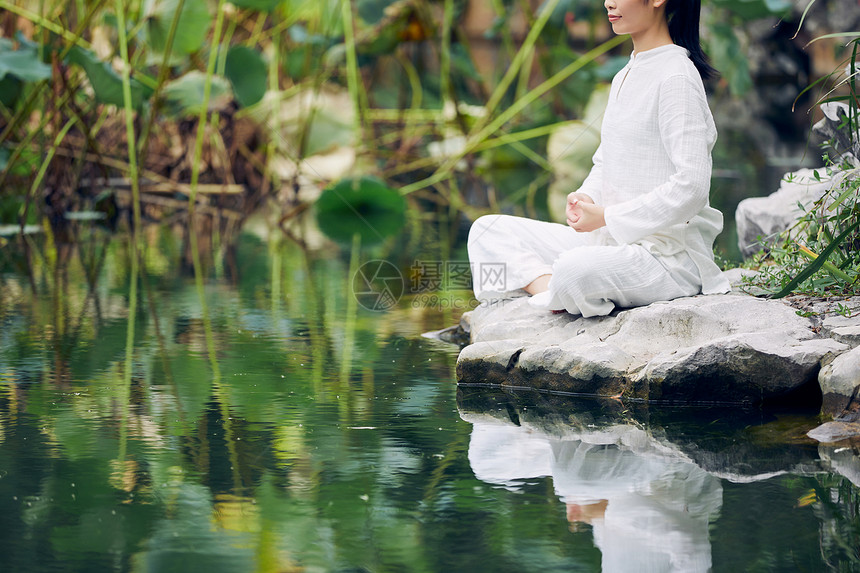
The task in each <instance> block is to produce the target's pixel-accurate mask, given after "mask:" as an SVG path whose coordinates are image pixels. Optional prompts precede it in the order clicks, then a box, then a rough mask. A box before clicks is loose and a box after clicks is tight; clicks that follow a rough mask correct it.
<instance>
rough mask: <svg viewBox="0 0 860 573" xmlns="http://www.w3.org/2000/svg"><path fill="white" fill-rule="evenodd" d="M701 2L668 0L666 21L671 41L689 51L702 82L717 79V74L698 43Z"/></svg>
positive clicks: (694, 0) (696, 0) (697, 0)
mask: <svg viewBox="0 0 860 573" xmlns="http://www.w3.org/2000/svg"><path fill="white" fill-rule="evenodd" d="M701 12H702V0H668V2H667V4H666V20H667V21H668V22H669V35H670V36H672V41H673V42H674V43H676V44H678V45H679V46H681V47H682V48H687V50H689V51H690V59H691V60H693V65H695V66H696V69H697V70H699V75H700V76H702V79H703V80H709V79H711V78H714V77H717V76H718V75H720V74H719V72H717V70H715V69H714V67H713V66H711V64H710V62H709V61H708V56H706V55H705V52H704V51H702V45H701V43H700V41H699V16H700V14H701Z"/></svg>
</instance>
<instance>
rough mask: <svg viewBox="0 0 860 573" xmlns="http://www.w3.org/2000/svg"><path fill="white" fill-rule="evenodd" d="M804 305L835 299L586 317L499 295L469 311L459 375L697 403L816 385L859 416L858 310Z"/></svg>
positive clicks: (694, 300)
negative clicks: (838, 312)
mask: <svg viewBox="0 0 860 573" xmlns="http://www.w3.org/2000/svg"><path fill="white" fill-rule="evenodd" d="M843 302H844V301H843ZM853 303H860V300H856V301H853ZM792 304H793V305H794V306H792ZM798 305H801V306H802V305H806V306H807V307H808V310H809V312H821V311H822V310H826V308H825V307H826V306H827V303H826V302H825V301H802V300H800V301H798V300H795V301H793V303H791V304H790V303H789V302H782V301H777V300H767V299H760V298H755V297H753V296H750V295H746V294H741V293H738V292H733V293H730V294H725V295H708V296H695V297H687V298H680V299H676V300H673V301H669V302H661V303H655V304H652V305H649V306H646V307H640V308H633V309H626V310H620V311H615V312H613V313H612V314H611V315H609V316H605V317H595V318H582V317H576V316H572V315H568V314H551V313H548V312H546V311H541V310H537V309H534V308H532V307H531V306H530V305H529V304H528V301H527V297H524V296H521V297H512V298H509V299H504V300H498V301H493V302H492V303H491V304H487V305H483V306H481V307H478V308H477V309H475V310H474V311H472V312H471V313H468V314H467V315H466V316H464V325H465V328H464V325H461V330H467V331H468V333H469V340H470V342H471V344H469V345H468V346H466V347H465V348H463V349H462V351H461V352H460V356H459V358H458V360H457V378H458V382H459V383H460V384H480V385H492V386H500V387H529V388H536V389H539V390H549V391H556V392H569V393H575V394H583V395H594V396H618V397H621V398H632V399H641V400H647V401H664V402H672V403H688V404H693V403H745V404H760V403H767V402H770V401H776V400H780V399H784V398H785V397H787V396H788V397H791V396H796V397H798V398H799V399H805V396H806V394H804V392H809V391H810V390H817V388H816V387H815V385H816V384H818V385H820V387H821V389H822V393H823V395H824V409H823V413H824V414H825V415H827V416H828V417H831V418H837V419H841V420H842V421H843V422H846V423H848V422H853V421H854V419H853V418H852V416H853V414H852V413H853V412H854V411H855V410H858V409H860V408H858V405H860V404H858V398H857V396H858V390H860V349H857V350H853V351H852V349H853V348H855V347H858V346H860V319H858V318H844V317H841V316H834V315H832V314H829V315H824V316H825V317H826V318H824V319H822V318H820V317H819V316H812V317H807V316H801V315H799V314H798V312H797V307H798ZM854 305H855V306H856V304H854ZM833 306H834V307H835V303H834V304H833ZM804 314H805V313H804ZM849 351H850V352H849ZM825 441H826V440H825Z"/></svg>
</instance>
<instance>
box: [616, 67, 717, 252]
mask: <svg viewBox="0 0 860 573" xmlns="http://www.w3.org/2000/svg"><path fill="white" fill-rule="evenodd" d="M658 124H659V129H660V138H661V139H662V144H663V152H665V153H666V155H668V157H669V160H670V161H671V163H672V165H673V168H674V172H673V173H672V175H671V176H670V177H669V179H668V181H666V182H665V183H662V184H660V185H658V186H657V187H655V188H654V189H652V190H651V191H649V192H647V193H645V194H644V195H640V196H638V197H636V198H634V199H631V200H628V201H624V202H623V203H618V204H615V205H610V206H607V207H606V210H605V213H604V218H605V220H606V227H607V228H608V230H609V232H610V234H611V235H612V236H613V238H615V240H616V241H618V242H619V243H621V244H629V243H633V242H635V241H638V240H640V239H642V238H644V237H646V236H648V235H651V234H653V233H656V232H658V231H660V230H662V229H665V228H667V227H670V226H672V225H676V224H679V223H684V222H687V221H689V220H690V219H692V218H693V217H694V216H695V215H696V214H697V213H699V212H700V211H701V210H702V209H703V208H704V207H705V205H707V203H708V195H709V193H710V185H711V166H712V160H711V149H712V147H713V144H714V141H715V139H716V130H715V128H714V124H713V120H712V119H711V114H710V110H709V108H708V102H707V99H706V98H705V94H704V91H703V90H702V89H701V87H700V86H697V85H696V84H695V83H694V81H693V79H692V78H690V77H688V76H685V75H677V76H672V77H670V78H667V79H666V81H664V82H663V84H662V85H661V87H660V96H659V105H658ZM656 143H657V142H655V144H656Z"/></svg>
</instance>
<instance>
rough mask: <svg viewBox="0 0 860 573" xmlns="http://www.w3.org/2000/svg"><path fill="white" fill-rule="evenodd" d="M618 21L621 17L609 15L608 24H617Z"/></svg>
mask: <svg viewBox="0 0 860 573" xmlns="http://www.w3.org/2000/svg"><path fill="white" fill-rule="evenodd" d="M620 19H621V16H618V15H617V14H609V22H610V23H614V22H617V21H618V20H620Z"/></svg>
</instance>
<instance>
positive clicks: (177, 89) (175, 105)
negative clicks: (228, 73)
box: [164, 70, 232, 117]
mask: <svg viewBox="0 0 860 573" xmlns="http://www.w3.org/2000/svg"><path fill="white" fill-rule="evenodd" d="M205 84H206V74H204V73H203V72H198V71H196V70H192V71H190V72H188V73H187V74H185V75H184V76H182V77H181V78H179V79H176V80H174V81H172V82H170V83H169V84H167V85H166V86H165V87H164V99H165V102H166V103H167V111H168V113H170V114H171V115H174V116H176V117H194V116H196V115H198V114H199V113H200V110H201V108H202V106H203V101H204V98H203V96H204V88H205ZM210 89H211V94H210V97H209V108H210V109H213V108H217V107H219V106H220V105H223V104H224V103H226V102H227V101H229V100H230V97H231V94H232V92H231V90H230V84H229V82H228V81H227V80H225V79H224V78H222V77H220V76H213V77H212V78H211V88H210Z"/></svg>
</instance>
